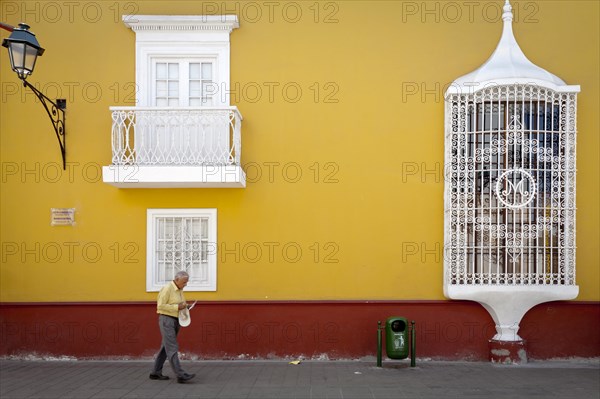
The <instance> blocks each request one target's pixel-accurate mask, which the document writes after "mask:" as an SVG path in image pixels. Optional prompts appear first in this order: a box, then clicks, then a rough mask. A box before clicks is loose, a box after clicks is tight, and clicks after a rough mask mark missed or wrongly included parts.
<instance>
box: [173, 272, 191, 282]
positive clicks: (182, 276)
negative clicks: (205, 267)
mask: <svg viewBox="0 0 600 399" xmlns="http://www.w3.org/2000/svg"><path fill="white" fill-rule="evenodd" d="M180 278H187V279H189V278H190V275H189V274H188V272H184V271H183V270H181V271H178V272H177V274H176V275H175V278H174V280H179V279H180Z"/></svg>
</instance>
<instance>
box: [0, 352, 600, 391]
mask: <svg viewBox="0 0 600 399" xmlns="http://www.w3.org/2000/svg"><path fill="white" fill-rule="evenodd" d="M182 363H183V365H184V368H185V369H186V370H187V371H188V372H191V373H196V378H194V379H193V380H192V381H191V382H189V383H185V384H178V383H177V381H176V379H175V378H173V375H172V373H171V370H170V368H169V367H168V366H167V365H166V366H165V370H164V374H166V375H169V374H170V375H171V379H170V380H168V381H157V380H150V379H149V378H148V374H149V370H150V366H151V361H87V360H59V361H57V360H53V361H50V360H14V359H0V398H2V399H9V398H40V399H42V398H46V399H50V398H74V399H86V398H94V399H99V398H103V399H104V398H106V399H112V398H162V399H168V398H223V399H238V398H240V399H241V398H247V399H251V398H256V399H263V398H277V399H291V398H297V399H305V398H306V399H309V398H346V399H380V398H381V399H392V398H393V399H396V398H431V399H437V398H444V399H449V398H461V399H462V398H486V399H490V398H503V399H505V398H511V399H512V398H561V399H587V398H592V399H600V359H599V360H585V361H579V362H577V361H560V362H534V363H528V364H526V365H518V366H516V365H512V366H505V365H495V364H491V363H485V362H439V361H418V362H417V367H415V368H411V367H409V363H408V362H403V361H400V362H397V361H396V362H394V361H387V362H384V364H383V366H384V367H383V368H377V367H375V362H374V361H364V360H362V361H302V362H301V363H300V364H298V365H292V364H289V363H288V361H275V360H270V361H237V360H236V361H185V362H182Z"/></svg>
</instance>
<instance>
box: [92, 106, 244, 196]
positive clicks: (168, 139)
mask: <svg viewBox="0 0 600 399" xmlns="http://www.w3.org/2000/svg"><path fill="white" fill-rule="evenodd" d="M110 110H111V112H112V165H109V166H104V167H103V168H102V177H103V181H104V182H105V183H107V184H110V185H113V186H115V187H119V188H243V187H246V175H245V173H244V171H243V170H242V167H241V163H240V159H241V158H240V157H241V152H242V138H241V133H242V116H241V115H240V113H239V111H238V110H237V108H236V107H185V108H174V107H168V108H160V107H111V108H110Z"/></svg>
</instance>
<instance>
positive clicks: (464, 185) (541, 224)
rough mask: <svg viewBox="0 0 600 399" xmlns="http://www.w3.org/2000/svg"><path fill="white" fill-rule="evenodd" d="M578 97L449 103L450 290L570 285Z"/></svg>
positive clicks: (474, 97)
mask: <svg viewBox="0 0 600 399" xmlns="http://www.w3.org/2000/svg"><path fill="white" fill-rule="evenodd" d="M576 108H577V97H576V93H564V92H562V93H560V92H555V91H553V90H550V89H547V88H542V87H538V86H535V85H526V84H514V85H504V86H495V87H490V88H486V89H483V90H479V91H476V92H474V93H471V94H462V93H457V94H450V95H449V96H448V97H447V98H446V138H445V140H446V170H447V173H446V178H447V180H446V187H445V253H446V256H445V263H446V265H445V280H446V281H445V283H446V285H471V286H473V285H513V286H514V285H538V286H539V285H546V286H547V285H574V284H575V172H576V165H575V161H576V153H575V149H576V132H577V126H576Z"/></svg>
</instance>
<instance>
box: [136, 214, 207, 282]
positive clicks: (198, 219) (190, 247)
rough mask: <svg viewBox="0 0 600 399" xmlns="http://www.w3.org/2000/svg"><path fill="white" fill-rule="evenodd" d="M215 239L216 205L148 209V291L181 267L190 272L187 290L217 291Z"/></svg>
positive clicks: (181, 269)
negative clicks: (209, 206)
mask: <svg viewBox="0 0 600 399" xmlns="http://www.w3.org/2000/svg"><path fill="white" fill-rule="evenodd" d="M216 243H217V210H216V209H148V221H147V256H146V259H147V261H146V262H147V263H146V291H148V292H153V291H159V290H160V289H161V288H162V287H163V286H164V285H165V284H166V283H167V282H169V281H171V280H173V277H174V276H175V274H177V272H179V271H185V272H187V273H188V274H189V275H190V279H189V281H188V284H187V287H186V290H187V291H216V290H217V251H216V248H217V246H216Z"/></svg>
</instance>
